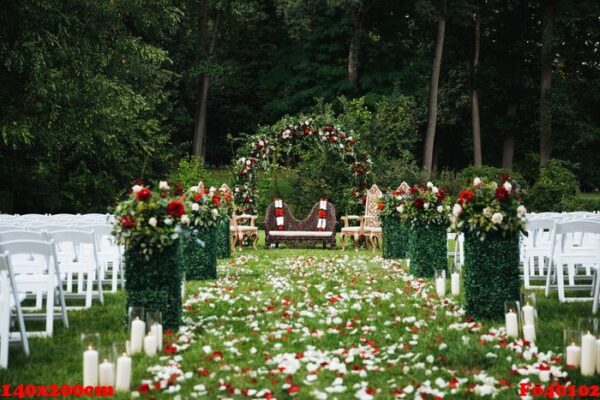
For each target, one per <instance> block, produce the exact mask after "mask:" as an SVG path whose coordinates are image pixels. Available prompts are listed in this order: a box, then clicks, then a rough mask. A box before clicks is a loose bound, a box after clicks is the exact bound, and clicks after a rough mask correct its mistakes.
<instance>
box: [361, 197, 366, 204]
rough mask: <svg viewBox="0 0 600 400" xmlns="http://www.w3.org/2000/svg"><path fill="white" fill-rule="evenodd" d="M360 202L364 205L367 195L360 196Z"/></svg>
mask: <svg viewBox="0 0 600 400" xmlns="http://www.w3.org/2000/svg"><path fill="white" fill-rule="evenodd" d="M360 202H361V203H363V206H364V205H365V203H366V202H367V197H366V196H362V197H361V198H360Z"/></svg>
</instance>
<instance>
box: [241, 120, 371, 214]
mask: <svg viewBox="0 0 600 400" xmlns="http://www.w3.org/2000/svg"><path fill="white" fill-rule="evenodd" d="M300 141H307V142H308V143H311V144H313V145H315V146H317V145H318V146H327V147H328V148H329V149H330V150H332V151H336V152H339V154H341V155H342V156H343V158H344V160H345V161H346V162H347V163H348V166H349V169H350V171H351V172H352V176H353V177H354V187H353V188H351V192H350V193H351V195H352V198H353V203H354V204H355V205H361V204H363V205H364V201H365V192H366V190H367V189H368V184H369V178H370V173H371V172H370V170H371V160H370V158H369V157H368V156H364V155H359V154H357V152H356V149H355V145H356V144H357V140H356V138H355V137H354V134H353V132H352V131H349V132H346V131H345V130H344V129H342V127H341V126H339V125H336V124H332V123H329V124H327V125H325V126H324V127H319V126H317V124H316V123H315V122H314V121H313V120H312V119H302V121H300V123H298V124H290V123H286V124H284V125H283V127H282V128H281V129H279V130H278V131H276V132H272V131H268V130H266V129H261V130H259V133H257V134H256V135H253V136H251V137H250V138H249V140H248V141H247V143H246V145H245V146H242V148H240V150H239V151H238V154H239V155H240V157H239V158H238V159H237V161H236V162H235V163H234V175H235V177H234V178H235V186H234V188H233V192H234V201H235V204H236V206H237V209H238V210H239V211H240V212H242V213H248V214H256V213H257V211H258V210H257V207H258V205H257V202H258V187H257V183H256V180H257V169H259V168H260V169H262V170H267V169H269V168H270V167H271V166H272V165H274V164H278V162H279V160H280V158H281V156H282V155H285V154H289V153H290V152H291V151H292V150H293V146H294V144H298V143H300Z"/></svg>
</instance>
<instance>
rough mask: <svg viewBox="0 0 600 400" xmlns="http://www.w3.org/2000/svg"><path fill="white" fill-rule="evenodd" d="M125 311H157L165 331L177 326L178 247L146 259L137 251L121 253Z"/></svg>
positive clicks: (178, 297) (179, 321) (169, 248)
mask: <svg viewBox="0 0 600 400" xmlns="http://www.w3.org/2000/svg"><path fill="white" fill-rule="evenodd" d="M125 293H126V302H125V303H126V311H127V309H128V308H129V307H144V308H145V309H146V311H160V312H161V313H162V319H163V325H164V327H165V329H177V328H178V327H179V325H180V324H181V269H180V264H179V259H178V243H177V241H176V242H175V243H173V244H172V245H171V246H169V247H168V248H166V249H164V250H163V251H162V252H160V253H155V254H153V255H152V256H150V258H149V259H146V258H145V257H144V255H143V254H142V252H141V251H140V250H139V249H138V248H128V249H127V250H126V251H125Z"/></svg>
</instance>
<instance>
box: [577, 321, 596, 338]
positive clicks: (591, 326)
mask: <svg viewBox="0 0 600 400" xmlns="http://www.w3.org/2000/svg"><path fill="white" fill-rule="evenodd" d="M577 328H578V329H579V331H580V332H582V333H591V334H592V335H595V336H597V335H598V334H599V333H600V320H599V319H598V318H579V319H578V320H577Z"/></svg>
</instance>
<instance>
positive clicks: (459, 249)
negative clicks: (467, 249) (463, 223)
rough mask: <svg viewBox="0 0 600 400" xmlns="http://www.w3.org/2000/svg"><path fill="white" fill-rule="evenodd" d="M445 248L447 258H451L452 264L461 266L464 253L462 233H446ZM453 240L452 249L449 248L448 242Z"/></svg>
mask: <svg viewBox="0 0 600 400" xmlns="http://www.w3.org/2000/svg"><path fill="white" fill-rule="evenodd" d="M446 239H447V242H446V243H447V246H446V248H447V250H448V258H452V259H453V260H452V262H453V264H454V265H456V266H458V267H462V266H463V265H464V260H465V255H464V254H465V253H464V245H465V236H464V235H463V234H462V233H453V232H449V233H448V234H447V237H446ZM452 242H454V249H451V247H450V244H451V243H452Z"/></svg>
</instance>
